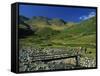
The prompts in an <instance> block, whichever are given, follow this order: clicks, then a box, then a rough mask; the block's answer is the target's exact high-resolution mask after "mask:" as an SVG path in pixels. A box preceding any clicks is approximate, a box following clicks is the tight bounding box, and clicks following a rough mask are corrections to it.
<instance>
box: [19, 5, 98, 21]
mask: <svg viewBox="0 0 100 76" xmlns="http://www.w3.org/2000/svg"><path fill="white" fill-rule="evenodd" d="M19 14H20V15H23V16H25V17H28V18H32V17H33V16H44V17H48V18H60V19H63V20H65V21H70V22H79V21H81V20H86V19H89V18H91V17H93V16H95V15H96V10H95V9H92V8H72V7H54V6H39V5H38V6H37V5H19Z"/></svg>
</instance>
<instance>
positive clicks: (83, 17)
mask: <svg viewBox="0 0 100 76" xmlns="http://www.w3.org/2000/svg"><path fill="white" fill-rule="evenodd" d="M95 15H96V13H95V12H90V13H89V14H88V15H84V16H81V17H79V19H80V20H87V19H89V18H91V17H94V16H95Z"/></svg>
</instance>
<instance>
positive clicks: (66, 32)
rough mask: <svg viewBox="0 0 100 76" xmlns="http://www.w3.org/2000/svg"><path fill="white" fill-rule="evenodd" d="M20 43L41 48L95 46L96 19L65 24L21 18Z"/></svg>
mask: <svg viewBox="0 0 100 76" xmlns="http://www.w3.org/2000/svg"><path fill="white" fill-rule="evenodd" d="M21 19H22V20H23V23H21V24H19V29H21V32H23V30H24V32H23V33H20V32H19V34H20V35H23V36H22V37H20V38H21V40H22V41H21V43H23V44H22V45H23V46H24V44H25V43H27V44H28V43H29V44H30V45H34V44H35V45H34V46H41V47H47V46H51V47H66V46H77V47H79V46H82V47H95V46H96V44H95V43H96V37H95V36H96V17H92V18H90V19H88V20H84V21H81V22H79V23H74V22H65V21H64V20H62V19H59V18H53V19H50V18H47V17H42V16H34V17H32V18H31V19H27V18H26V17H21V18H20V20H21Z"/></svg>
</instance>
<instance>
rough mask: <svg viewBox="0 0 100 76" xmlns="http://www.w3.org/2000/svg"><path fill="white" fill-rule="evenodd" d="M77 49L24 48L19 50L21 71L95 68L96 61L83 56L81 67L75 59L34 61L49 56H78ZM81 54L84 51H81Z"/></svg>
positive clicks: (80, 61) (80, 60) (80, 62)
mask: <svg viewBox="0 0 100 76" xmlns="http://www.w3.org/2000/svg"><path fill="white" fill-rule="evenodd" d="M75 49H76V48H72V49H68V48H67V49H66V48H31V49H30V48H24V49H20V50H19V71H38V70H40V71H41V70H57V69H75V68H84V67H86V68H88V67H95V66H96V61H95V59H92V58H88V57H86V56H85V57H84V56H81V57H80V59H79V66H76V65H77V64H76V60H75V58H67V59H60V60H53V61H49V62H43V61H34V60H35V57H36V56H45V55H49V56H52V58H54V57H53V55H55V54H56V55H61V54H62V55H63V54H68V56H71V55H76V54H77V52H75ZM81 53H83V51H82V50H81ZM81 53H80V54H81Z"/></svg>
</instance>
